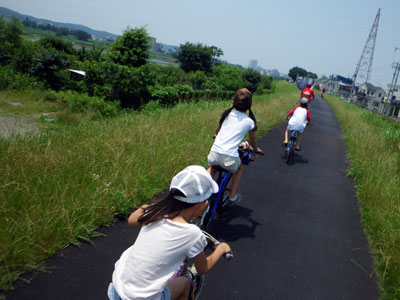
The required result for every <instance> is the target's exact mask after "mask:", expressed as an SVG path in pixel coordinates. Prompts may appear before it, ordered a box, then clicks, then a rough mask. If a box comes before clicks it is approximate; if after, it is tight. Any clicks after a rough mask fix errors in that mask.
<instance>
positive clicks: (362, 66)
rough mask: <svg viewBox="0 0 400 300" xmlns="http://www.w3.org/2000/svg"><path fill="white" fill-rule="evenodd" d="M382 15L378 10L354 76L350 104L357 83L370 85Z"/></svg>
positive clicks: (349, 98)
mask: <svg viewBox="0 0 400 300" xmlns="http://www.w3.org/2000/svg"><path fill="white" fill-rule="evenodd" d="M380 15H381V9H380V8H379V9H378V13H377V14H376V17H375V21H374V24H373V25H372V28H371V31H370V32H369V35H368V39H367V41H366V43H365V45H364V49H363V51H362V53H361V57H360V60H359V61H358V64H357V66H356V70H355V72H354V75H353V78H352V80H353V83H352V85H351V91H350V94H349V97H348V102H350V100H351V97H352V96H353V94H354V92H355V88H356V81H357V79H358V81H360V80H361V84H363V83H364V82H366V83H368V82H369V79H370V77H371V69H372V61H373V60H374V52H375V43H376V36H377V34H378V24H379V18H380Z"/></svg>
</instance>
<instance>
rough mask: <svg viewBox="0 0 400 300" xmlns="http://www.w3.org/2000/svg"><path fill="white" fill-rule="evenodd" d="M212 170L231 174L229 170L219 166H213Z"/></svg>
mask: <svg viewBox="0 0 400 300" xmlns="http://www.w3.org/2000/svg"><path fill="white" fill-rule="evenodd" d="M211 168H213V169H214V170H217V171H221V172H229V171H228V170H226V169H224V168H223V167H221V166H219V165H213V166H211Z"/></svg>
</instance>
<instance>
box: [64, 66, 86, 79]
mask: <svg viewBox="0 0 400 300" xmlns="http://www.w3.org/2000/svg"><path fill="white" fill-rule="evenodd" d="M68 71H69V78H70V79H71V80H74V81H81V80H83V79H84V78H85V76H86V72H85V71H81V70H72V69H68Z"/></svg>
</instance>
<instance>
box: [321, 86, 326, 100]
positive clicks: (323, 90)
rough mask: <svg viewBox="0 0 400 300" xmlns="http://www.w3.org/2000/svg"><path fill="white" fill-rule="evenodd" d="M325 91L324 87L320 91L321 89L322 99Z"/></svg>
mask: <svg viewBox="0 0 400 300" xmlns="http://www.w3.org/2000/svg"><path fill="white" fill-rule="evenodd" d="M325 93H326V90H325V88H323V89H322V91H321V98H322V99H324V96H325Z"/></svg>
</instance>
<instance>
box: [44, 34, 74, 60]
mask: <svg viewBox="0 0 400 300" xmlns="http://www.w3.org/2000/svg"><path fill="white" fill-rule="evenodd" d="M39 44H40V45H42V46H43V47H44V48H47V49H48V48H52V49H54V50H56V51H59V52H63V53H65V54H71V55H75V54H76V51H75V49H74V47H73V45H72V43H71V42H68V41H65V40H63V39H62V38H59V37H55V36H46V37H44V38H41V39H40V40H39Z"/></svg>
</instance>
